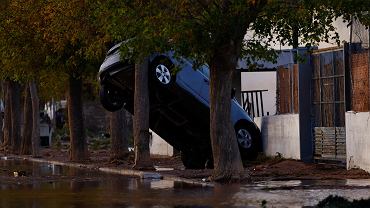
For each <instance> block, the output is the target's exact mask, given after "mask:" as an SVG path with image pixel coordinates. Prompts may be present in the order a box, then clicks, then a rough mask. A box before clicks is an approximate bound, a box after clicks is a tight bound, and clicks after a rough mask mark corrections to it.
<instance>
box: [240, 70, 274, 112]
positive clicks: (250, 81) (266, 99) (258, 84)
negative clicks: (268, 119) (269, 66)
mask: <svg viewBox="0 0 370 208" xmlns="http://www.w3.org/2000/svg"><path fill="white" fill-rule="evenodd" d="M241 82H242V83H241V90H242V91H246V90H268V91H267V92H263V94H262V96H263V103H264V106H263V108H264V112H265V115H266V113H267V112H269V114H270V115H275V114H276V72H275V71H273V72H242V74H241Z"/></svg>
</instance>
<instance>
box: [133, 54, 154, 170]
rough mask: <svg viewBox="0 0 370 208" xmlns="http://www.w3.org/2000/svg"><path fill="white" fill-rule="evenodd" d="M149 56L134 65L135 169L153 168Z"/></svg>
mask: <svg viewBox="0 0 370 208" xmlns="http://www.w3.org/2000/svg"><path fill="white" fill-rule="evenodd" d="M148 67H149V58H144V60H143V61H142V62H141V63H139V64H136V65H135V94H134V150H135V165H134V168H135V169H153V168H154V167H153V163H152V161H151V160H150V152H149V137H150V132H149V89H148V73H149V72H148Z"/></svg>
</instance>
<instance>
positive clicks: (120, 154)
mask: <svg viewBox="0 0 370 208" xmlns="http://www.w3.org/2000/svg"><path fill="white" fill-rule="evenodd" d="M109 120H110V125H109V126H110V137H111V144H112V147H111V156H110V159H111V161H116V160H122V159H125V158H126V157H127V156H128V132H127V122H126V111H125V110H124V109H121V110H119V111H116V112H113V113H110V119H109Z"/></svg>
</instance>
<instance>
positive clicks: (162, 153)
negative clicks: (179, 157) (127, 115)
mask: <svg viewBox="0 0 370 208" xmlns="http://www.w3.org/2000/svg"><path fill="white" fill-rule="evenodd" d="M150 154H151V155H152V156H158V157H167V156H168V157H171V156H173V147H172V146H171V145H169V144H168V143H167V142H166V141H164V140H163V139H162V138H161V137H159V136H158V135H157V134H156V133H154V132H152V139H151V140H150Z"/></svg>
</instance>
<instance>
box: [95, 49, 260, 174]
mask: <svg viewBox="0 0 370 208" xmlns="http://www.w3.org/2000/svg"><path fill="white" fill-rule="evenodd" d="M119 47H120V44H117V45H115V46H114V47H113V48H111V49H110V50H109V51H108V53H107V57H106V59H105V61H104V62H103V64H102V65H101V67H100V70H99V82H100V85H101V89H100V100H101V103H102V105H103V107H104V108H106V109H107V110H108V111H116V110H119V109H121V108H122V107H124V108H125V109H126V110H127V111H129V112H130V113H133V103H134V102H133V97H134V70H135V68H134V65H133V64H132V63H130V62H129V61H127V60H122V59H121V57H120V52H119ZM175 68H176V69H180V70H178V72H177V73H176V74H174V73H173V71H174V70H173V69H175ZM149 80H150V81H149V99H150V116H149V118H150V128H151V129H152V130H153V131H154V132H156V133H157V134H158V135H159V136H160V137H162V138H163V139H164V140H166V141H167V142H168V143H169V144H171V145H172V146H173V147H174V148H175V149H177V150H179V151H181V159H182V161H183V163H184V166H185V167H186V168H205V166H206V164H208V165H212V164H213V163H212V149H211V142H210V132H209V130H210V128H209V117H210V116H209V102H210V100H209V68H208V66H207V65H203V66H201V67H198V68H197V69H196V70H195V69H194V67H193V63H192V61H191V60H189V59H185V58H174V56H173V54H172V53H171V52H169V53H166V54H154V55H152V56H151V57H150V65H149ZM230 95H231V94H230ZM230 122H231V123H232V125H233V127H234V129H235V134H236V137H237V140H238V144H239V150H240V153H241V156H242V159H243V160H251V159H255V158H256V156H257V154H258V152H259V151H261V150H262V147H261V146H262V142H261V137H260V130H259V129H258V127H257V126H256V125H255V123H254V122H253V121H252V119H251V118H250V117H249V116H248V115H247V114H246V112H245V111H244V110H243V108H242V107H241V106H240V105H239V103H238V102H237V101H236V100H235V99H232V101H231V118H230Z"/></svg>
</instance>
